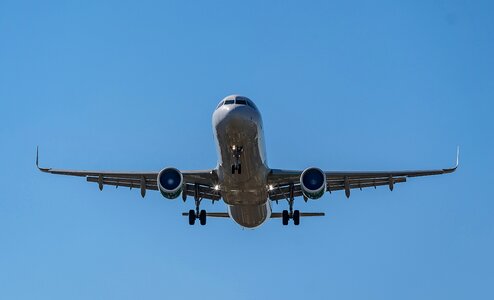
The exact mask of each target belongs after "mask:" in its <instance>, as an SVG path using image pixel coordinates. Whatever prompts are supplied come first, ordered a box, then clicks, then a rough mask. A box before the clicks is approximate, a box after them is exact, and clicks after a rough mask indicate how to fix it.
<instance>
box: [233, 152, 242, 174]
mask: <svg viewBox="0 0 494 300" xmlns="http://www.w3.org/2000/svg"><path fill="white" fill-rule="evenodd" d="M243 151H244V147H242V146H237V145H233V146H232V152H233V159H234V164H233V165H232V174H235V173H237V174H242V165H241V163H240V156H241V154H242V152H243Z"/></svg>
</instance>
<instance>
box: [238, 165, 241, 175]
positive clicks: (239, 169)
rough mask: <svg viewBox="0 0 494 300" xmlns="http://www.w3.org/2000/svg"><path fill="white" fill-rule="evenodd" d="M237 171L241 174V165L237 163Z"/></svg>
mask: <svg viewBox="0 0 494 300" xmlns="http://www.w3.org/2000/svg"><path fill="white" fill-rule="evenodd" d="M237 171H238V172H237V173H238V174H242V165H241V164H238V168H237Z"/></svg>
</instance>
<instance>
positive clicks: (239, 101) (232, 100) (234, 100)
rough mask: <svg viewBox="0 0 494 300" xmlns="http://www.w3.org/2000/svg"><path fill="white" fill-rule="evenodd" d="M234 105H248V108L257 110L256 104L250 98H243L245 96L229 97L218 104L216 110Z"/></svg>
mask: <svg viewBox="0 0 494 300" xmlns="http://www.w3.org/2000/svg"><path fill="white" fill-rule="evenodd" d="M232 104H236V105H247V106H250V107H252V108H253V109H255V110H257V107H256V105H255V104H254V102H252V101H251V100H250V99H249V98H247V97H243V96H228V97H226V98H225V99H223V101H221V102H220V103H219V104H218V106H217V107H216V109H218V108H220V107H221V106H223V105H232Z"/></svg>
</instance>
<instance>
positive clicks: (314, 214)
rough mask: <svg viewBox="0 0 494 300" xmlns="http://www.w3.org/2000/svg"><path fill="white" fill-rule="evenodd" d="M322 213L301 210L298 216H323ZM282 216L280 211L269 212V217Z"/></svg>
mask: <svg viewBox="0 0 494 300" xmlns="http://www.w3.org/2000/svg"><path fill="white" fill-rule="evenodd" d="M324 215H325V214H324V213H323V212H306V213H304V212H301V213H300V217H324ZM281 217H282V214H281V213H272V214H271V219H274V218H281Z"/></svg>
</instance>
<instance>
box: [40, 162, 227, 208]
mask: <svg viewBox="0 0 494 300" xmlns="http://www.w3.org/2000/svg"><path fill="white" fill-rule="evenodd" d="M36 166H37V167H38V169H39V170H40V171H42V172H45V173H50V174H58V175H69V176H79V177H85V178H86V180H87V181H88V182H95V183H98V186H99V189H100V190H102V189H103V186H105V185H111V186H116V187H120V186H122V187H129V188H131V189H132V188H136V189H140V191H141V195H142V197H144V196H145V194H146V190H155V191H157V190H158V183H157V179H158V174H159V171H151V172H111V171H88V170H65V169H53V168H42V167H40V166H39V162H38V153H36ZM180 172H181V173H182V175H183V178H184V195H187V196H194V195H195V194H198V195H199V196H200V197H201V198H203V199H210V200H219V199H221V195H220V193H219V191H217V190H216V189H215V188H214V186H215V185H216V184H217V176H216V173H215V172H214V170H197V171H180Z"/></svg>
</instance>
